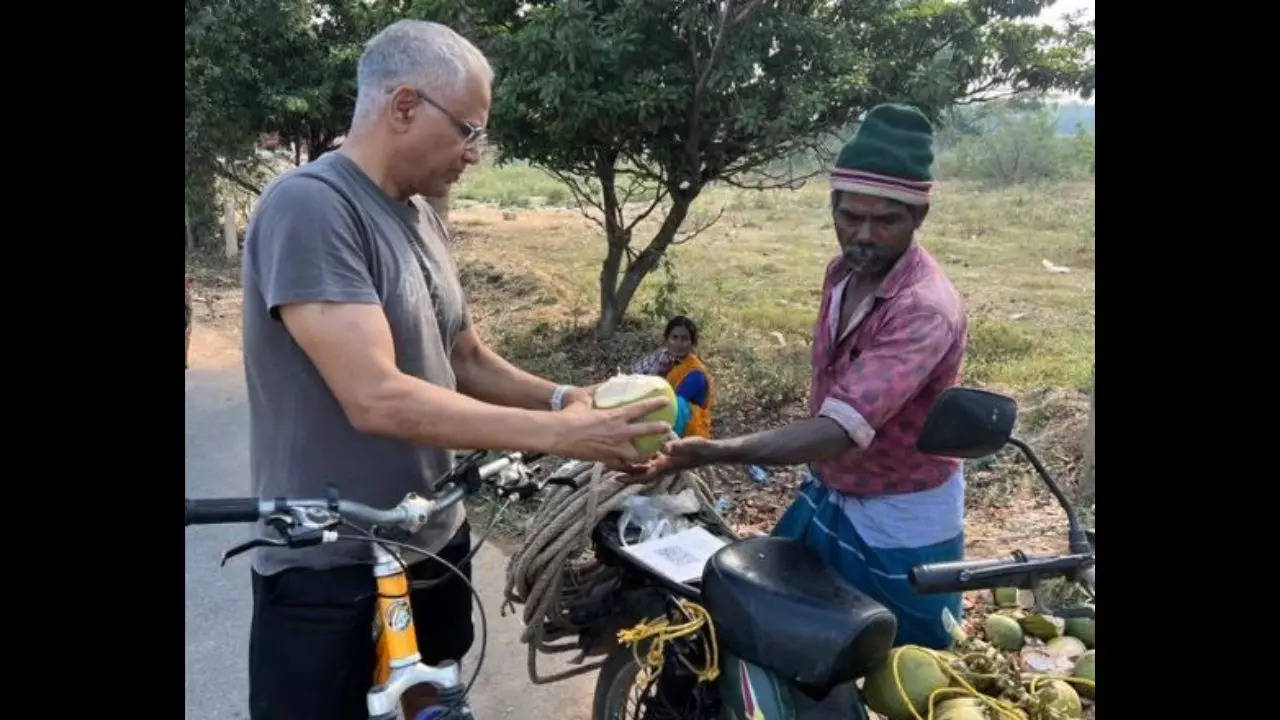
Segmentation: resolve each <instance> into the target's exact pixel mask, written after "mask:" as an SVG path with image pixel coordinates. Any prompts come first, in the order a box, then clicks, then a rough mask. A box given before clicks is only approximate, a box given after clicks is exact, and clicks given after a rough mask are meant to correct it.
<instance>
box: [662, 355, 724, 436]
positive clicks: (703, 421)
mask: <svg viewBox="0 0 1280 720" xmlns="http://www.w3.org/2000/svg"><path fill="white" fill-rule="evenodd" d="M694 371H701V372H702V376H703V377H704V378H706V380H707V402H706V405H697V404H695V403H693V402H690V403H689V410H690V416H689V423H688V424H687V425H686V426H685V430H684V436H685V437H690V436H693V435H697V436H698V437H704V438H707V439H710V438H711V402H712V397H713V393H712V389H713V385H712V383H711V373H709V372H707V368H706V366H705V365H703V364H702V361H701V360H699V359H698V356H697V355H694V354H693V353H689V354H688V355H685V356H684V358H683V359H682V360H681V361H680V362H678V363H676V366H675V367H673V368H671V370H669V371H668V372H667V382H668V383H670V384H671V388H672V389H673V390H676V389H679V387H680V383H681V382H684V379H685V376H687V375H688V374H689V373H691V372H694ZM686 399H687V398H686Z"/></svg>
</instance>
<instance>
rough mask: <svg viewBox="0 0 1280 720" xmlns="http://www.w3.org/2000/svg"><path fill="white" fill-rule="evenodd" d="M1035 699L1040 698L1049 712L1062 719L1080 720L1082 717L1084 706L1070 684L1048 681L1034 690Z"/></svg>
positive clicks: (1062, 681) (1061, 681)
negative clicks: (1076, 719) (1077, 719)
mask: <svg viewBox="0 0 1280 720" xmlns="http://www.w3.org/2000/svg"><path fill="white" fill-rule="evenodd" d="M1036 697H1038V698H1040V700H1042V701H1043V702H1044V703H1045V704H1046V705H1047V706H1048V707H1049V709H1050V710H1053V711H1055V712H1057V713H1058V714H1059V715H1060V716H1062V717H1064V718H1073V719H1074V718H1081V717H1083V716H1084V705H1082V704H1081V703H1080V696H1079V695H1077V694H1076V691H1075V689H1074V688H1072V687H1071V684H1070V683H1068V682H1066V681H1064V680H1050V681H1048V682H1046V683H1043V684H1041V685H1040V687H1039V688H1037V689H1036Z"/></svg>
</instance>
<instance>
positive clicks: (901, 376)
mask: <svg viewBox="0 0 1280 720" xmlns="http://www.w3.org/2000/svg"><path fill="white" fill-rule="evenodd" d="M951 335H952V331H951V327H950V325H948V323H947V322H946V320H945V319H944V318H943V317H942V316H941V315H940V314H937V313H930V312H916V313H911V314H906V315H903V316H902V317H898V318H893V317H891V318H889V319H888V321H887V322H886V323H885V326H884V328H883V329H881V330H880V331H879V332H877V333H876V334H875V335H874V337H873V338H872V339H871V342H870V343H869V344H868V345H867V346H866V347H865V348H863V349H862V351H861V353H860V354H859V355H858V357H857V358H856V359H855V360H854V361H853V362H852V363H850V364H849V366H848V370H847V371H846V372H845V373H844V374H843V375H842V376H841V377H839V378H838V379H837V380H836V383H835V385H834V387H833V388H832V390H831V393H830V394H829V395H828V396H827V397H826V398H825V399H824V400H823V401H822V405H821V406H820V407H819V409H818V416H819V417H827V418H831V419H832V420H834V421H835V422H836V423H838V424H839V425H840V427H842V428H844V431H845V432H846V433H848V435H849V438H850V439H851V440H853V442H854V443H856V444H857V445H858V447H860V448H862V449H864V450H865V449H866V448H867V447H868V446H869V445H871V442H872V441H873V440H874V439H875V436H876V430H877V429H878V428H880V427H881V426H882V425H883V424H884V423H885V422H886V421H888V420H889V419H890V418H892V417H893V416H894V415H896V414H897V413H898V411H899V410H901V409H902V406H903V405H904V404H906V402H907V401H908V400H910V399H911V398H912V397H913V396H915V394H916V393H918V392H919V391H920V389H921V387H923V385H924V383H925V382H926V380H928V378H929V374H930V373H931V372H933V369H934V368H935V367H936V366H937V364H938V362H939V361H941V360H942V358H943V356H944V355H945V354H946V352H947V350H948V348H950V346H951V343H952V337H951Z"/></svg>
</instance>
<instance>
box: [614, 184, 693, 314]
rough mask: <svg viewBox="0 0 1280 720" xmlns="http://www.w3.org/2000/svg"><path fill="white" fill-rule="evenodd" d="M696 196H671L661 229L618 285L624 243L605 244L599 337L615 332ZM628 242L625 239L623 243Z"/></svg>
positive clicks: (630, 263) (632, 262)
mask: <svg viewBox="0 0 1280 720" xmlns="http://www.w3.org/2000/svg"><path fill="white" fill-rule="evenodd" d="M696 196H697V192H696V191H694V192H692V193H684V194H680V195H672V201H671V210H670V211H668V212H667V216H666V218H664V219H663V221H662V226H661V227H659V228H658V232H657V233H656V234H654V236H653V240H651V241H649V246H648V247H646V248H645V249H644V251H643V252H641V253H640V254H639V255H637V256H636V259H635V260H633V261H631V262H629V263H627V268H626V271H625V272H624V273H623V274H622V280H621V282H619V280H618V267H619V264H620V261H621V259H622V254H623V248H625V247H626V244H625V241H624V242H623V243H622V244H621V247H617V243H615V242H612V241H611V242H610V243H609V254H608V255H606V256H605V261H604V267H603V268H602V270H601V272H600V325H599V327H598V329H597V332H598V333H599V335H600V337H602V338H608V337H612V336H613V334H614V332H616V331H617V329H618V326H619V325H620V324H621V323H622V318H623V317H625V316H626V313H627V307H628V306H629V305H630V304H631V299H632V298H633V297H635V294H636V290H639V289H640V283H641V281H643V280H644V279H645V276H647V275H648V274H649V273H651V272H653V271H654V270H656V269H657V267H658V263H659V262H660V261H661V260H662V255H663V253H665V252H666V251H667V248H668V247H670V246H671V242H672V241H673V240H675V239H676V231H677V230H679V229H680V225H681V223H683V222H684V219H685V217H686V216H687V215H688V214H689V205H690V204H691V203H692V202H693V198H694V197H696ZM629 239H630V238H629V237H628V238H626V240H627V241H629Z"/></svg>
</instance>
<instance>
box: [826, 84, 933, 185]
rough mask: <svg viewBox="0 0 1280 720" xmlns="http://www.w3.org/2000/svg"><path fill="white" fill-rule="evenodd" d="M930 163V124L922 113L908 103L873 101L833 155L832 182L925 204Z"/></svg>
mask: <svg viewBox="0 0 1280 720" xmlns="http://www.w3.org/2000/svg"><path fill="white" fill-rule="evenodd" d="M931 165H933V126H932V125H930V124H929V119H928V118H926V117H925V116H924V113H922V112H920V111H919V110H918V109H916V108H914V107H912V106H910V105H898V104H893V103H886V104H884V105H877V106H875V107H873V108H871V110H870V111H869V112H868V113H867V116H866V118H864V119H863V121H862V125H861V126H859V127H858V132H857V133H856V134H855V135H854V136H853V139H852V140H850V141H849V142H848V143H847V144H846V145H845V146H844V149H843V150H841V151H840V157H838V158H836V166H835V169H834V170H832V171H831V188H832V189H833V190H847V191H849V192H856V193H861V194H863V195H875V196H877V197H886V198H889V199H891V200H897V201H899V202H904V203H907V204H909V205H928V204H929V194H930V190H931V189H932V187H933V182H932V181H933V174H932V173H931V172H930V171H929V167H930V166H931Z"/></svg>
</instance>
